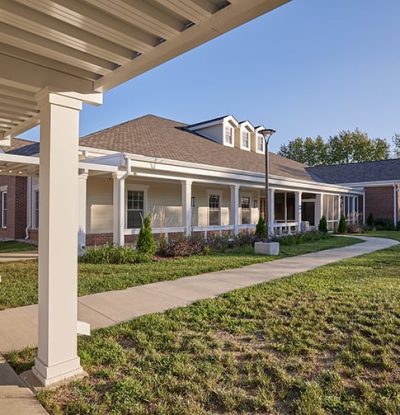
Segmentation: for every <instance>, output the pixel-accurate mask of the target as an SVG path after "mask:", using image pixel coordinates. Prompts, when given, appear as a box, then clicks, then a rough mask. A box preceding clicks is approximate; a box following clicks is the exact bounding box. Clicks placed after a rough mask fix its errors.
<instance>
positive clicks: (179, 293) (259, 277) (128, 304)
mask: <svg viewBox="0 0 400 415" xmlns="http://www.w3.org/2000/svg"><path fill="white" fill-rule="evenodd" d="M360 238H361V239H363V240H364V241H365V242H364V243H360V244H356V245H351V246H348V247H344V248H335V249H329V250H325V251H320V252H315V253H311V254H306V255H300V256H296V257H290V258H283V259H278V260H276V261H272V262H267V263H261V264H255V265H250V266H246V267H243V268H237V269H232V270H226V271H219V272H211V273H207V274H201V275H196V276H193V277H185V278H180V279H178V280H175V281H164V282H157V283H153V284H147V285H142V286H138V287H132V288H128V289H126V290H121V291H108V292H104V293H99V294H93V295H87V296H85V297H80V298H79V304H78V306H79V310H78V312H79V320H81V321H85V322H88V323H90V325H91V328H92V329H98V328H102V327H108V326H112V325H115V324H117V323H120V322H123V321H127V320H131V319H133V318H135V317H139V316H141V315H144V314H150V313H156V312H161V311H165V310H168V309H171V308H175V307H180V306H185V305H188V304H191V303H193V302H195V301H197V300H201V299H206V298H212V297H216V296H218V295H220V294H223V293H226V292H229V291H233V290H236V289H238V288H244V287H249V286H252V285H256V284H260V283H263V282H267V281H271V280H274V279H277V278H282V277H286V276H289V275H292V274H296V273H298V272H304V271H309V270H312V269H314V268H317V267H320V266H322V265H327V264H330V263H333V262H336V261H340V260H342V259H346V258H352V257H356V256H359V255H363V254H367V253H370V252H374V251H377V250H380V249H385V248H389V247H391V246H394V245H397V244H398V243H399V242H397V241H394V240H391V239H383V238H371V237H360ZM36 345H37V305H31V306H26V307H19V308H14V309H8V310H4V311H0V352H3V353H4V352H9V351H13V350H20V349H22V348H25V347H28V346H36Z"/></svg>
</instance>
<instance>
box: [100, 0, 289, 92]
mask: <svg viewBox="0 0 400 415" xmlns="http://www.w3.org/2000/svg"><path fill="white" fill-rule="evenodd" d="M288 1H290V0H269V1H267V0H246V1H241V2H240V3H239V2H238V3H237V4H235V6H228V7H226V8H224V9H222V10H220V11H218V12H216V13H215V14H214V15H212V16H211V17H210V18H209V19H206V20H204V21H202V22H200V23H199V24H196V25H194V26H191V27H189V28H188V29H186V30H185V31H184V32H182V33H181V34H179V35H177V36H176V37H175V38H174V40H173V41H167V42H164V43H162V44H160V45H158V46H157V47H156V48H154V49H152V50H151V51H149V52H147V53H145V54H143V55H141V56H138V57H137V58H135V59H134V60H132V61H131V62H128V63H126V64H124V65H122V66H121V67H119V68H117V69H115V70H114V71H113V72H112V73H109V74H107V75H104V76H103V77H101V78H100V79H98V80H97V81H95V83H94V84H95V90H98V91H102V92H104V91H107V90H109V89H111V88H114V87H115V86H117V85H119V84H121V83H122V82H125V81H127V80H128V79H131V78H133V77H135V76H137V75H140V74H142V73H143V72H146V71H148V70H149V69H152V68H154V67H156V66H158V65H160V64H161V63H164V62H166V61H168V60H170V59H173V58H175V57H176V56H178V55H181V54H182V53H184V52H187V51H188V50H191V49H193V48H195V47H196V46H199V45H201V44H203V43H205V42H207V41H209V40H211V39H214V38H215V37H217V36H219V35H221V34H222V33H225V32H227V31H229V30H231V29H233V28H235V27H237V26H240V25H241V24H243V23H245V22H248V21H249V20H251V19H253V18H255V17H257V16H259V15H261V14H263V13H266V12H268V11H270V10H272V9H275V8H276V7H279V6H281V5H282V4H284V3H287V2H288Z"/></svg>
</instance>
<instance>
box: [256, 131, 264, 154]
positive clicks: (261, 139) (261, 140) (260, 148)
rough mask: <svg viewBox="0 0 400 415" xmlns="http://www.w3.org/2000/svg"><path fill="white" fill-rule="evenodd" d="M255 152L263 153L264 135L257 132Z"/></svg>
mask: <svg viewBox="0 0 400 415" xmlns="http://www.w3.org/2000/svg"><path fill="white" fill-rule="evenodd" d="M257 152H258V153H264V137H263V136H262V135H259V134H257Z"/></svg>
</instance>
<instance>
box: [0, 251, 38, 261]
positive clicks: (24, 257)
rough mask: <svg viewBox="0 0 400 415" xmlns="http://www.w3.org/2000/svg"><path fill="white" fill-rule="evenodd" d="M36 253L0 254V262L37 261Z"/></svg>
mask: <svg viewBox="0 0 400 415" xmlns="http://www.w3.org/2000/svg"><path fill="white" fill-rule="evenodd" d="M37 258H38V253H37V251H19V252H1V253H0V262H16V261H30V260H32V259H37Z"/></svg>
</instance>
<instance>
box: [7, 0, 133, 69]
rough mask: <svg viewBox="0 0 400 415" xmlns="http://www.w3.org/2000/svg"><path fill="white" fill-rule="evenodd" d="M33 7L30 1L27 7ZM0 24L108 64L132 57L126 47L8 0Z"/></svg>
mask: <svg viewBox="0 0 400 415" xmlns="http://www.w3.org/2000/svg"><path fill="white" fill-rule="evenodd" d="M36 4H37V3H36V1H35V2H29V5H30V6H35V5H36ZM0 21H2V22H4V23H7V24H9V25H12V26H15V27H20V28H21V27H22V28H24V30H28V31H30V32H33V33H35V34H37V35H39V36H42V37H44V38H46V39H50V40H54V41H56V42H59V43H61V44H63V45H66V46H70V47H72V48H74V49H77V50H80V51H82V52H86V53H90V54H92V55H94V56H99V57H102V58H103V59H107V60H109V61H110V62H114V63H118V64H122V63H125V62H128V61H129V60H131V59H132V58H133V57H134V54H133V53H132V51H131V50H129V49H127V48H124V47H122V46H120V45H118V44H115V43H113V42H110V41H108V40H107V39H103V38H101V37H99V36H96V35H94V34H92V33H89V32H87V31H86V30H83V29H82V28H80V27H76V26H72V25H70V24H68V23H65V22H63V21H60V20H58V19H56V18H54V17H50V16H47V15H45V14H43V13H39V12H38V11H36V10H34V9H32V8H28V7H25V6H23V5H22V4H18V3H16V2H12V1H10V0H2V2H1V3H0Z"/></svg>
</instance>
